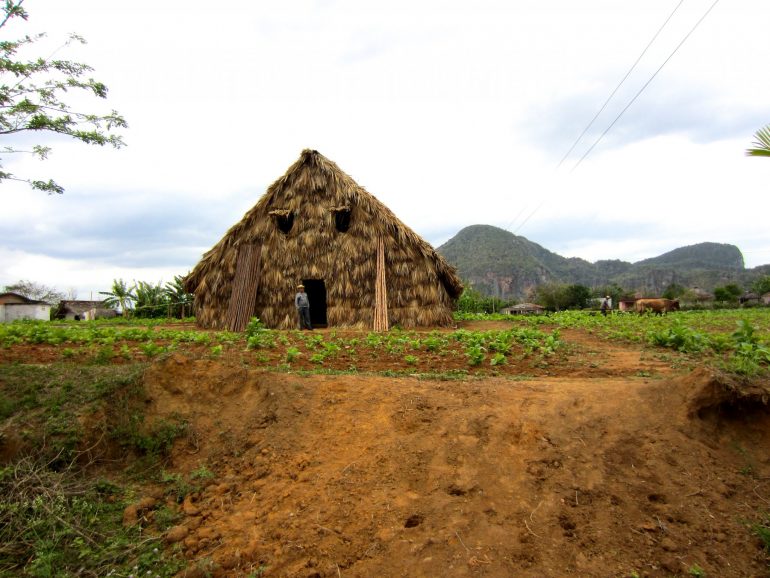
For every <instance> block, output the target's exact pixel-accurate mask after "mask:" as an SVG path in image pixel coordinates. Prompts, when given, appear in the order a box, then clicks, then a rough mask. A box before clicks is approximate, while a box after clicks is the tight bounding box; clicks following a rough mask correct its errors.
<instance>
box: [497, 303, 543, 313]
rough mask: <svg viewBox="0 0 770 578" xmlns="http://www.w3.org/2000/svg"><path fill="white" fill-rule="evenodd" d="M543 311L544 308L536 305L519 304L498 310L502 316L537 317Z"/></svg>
mask: <svg viewBox="0 0 770 578" xmlns="http://www.w3.org/2000/svg"><path fill="white" fill-rule="evenodd" d="M543 311H545V307H542V306H540V305H537V304H536V303H519V304H518V305H511V306H510V307H503V308H502V309H500V313H503V314H504V315H537V314H538V313H542V312H543Z"/></svg>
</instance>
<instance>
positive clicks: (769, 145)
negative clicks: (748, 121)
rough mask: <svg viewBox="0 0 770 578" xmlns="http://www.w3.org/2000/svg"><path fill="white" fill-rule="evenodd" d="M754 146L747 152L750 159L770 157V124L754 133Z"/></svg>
mask: <svg viewBox="0 0 770 578" xmlns="http://www.w3.org/2000/svg"><path fill="white" fill-rule="evenodd" d="M754 138H755V139H756V140H755V141H754V143H753V144H754V146H753V147H752V148H750V149H747V150H746V154H747V155H748V156H750V157H770V124H769V125H767V126H766V127H764V128H761V129H759V130H758V131H757V132H755V133H754Z"/></svg>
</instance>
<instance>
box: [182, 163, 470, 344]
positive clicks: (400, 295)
mask: <svg viewBox="0 0 770 578" xmlns="http://www.w3.org/2000/svg"><path fill="white" fill-rule="evenodd" d="M300 283H302V284H304V286H305V289H306V292H307V294H308V297H309V299H310V316H311V322H312V323H313V325H314V326H356V327H362V328H372V329H375V330H383V329H387V328H388V327H389V326H390V325H393V324H398V325H400V326H402V327H416V326H433V325H447V324H449V323H451V322H452V310H453V306H454V304H455V301H456V299H457V298H458V297H459V296H460V293H461V292H462V284H461V283H460V279H459V278H458V277H457V274H456V271H455V269H454V268H453V267H452V266H450V265H449V264H448V263H447V262H446V261H445V260H444V258H443V257H441V255H439V254H438V253H436V251H435V250H434V249H433V248H432V247H431V246H430V245H429V244H428V243H427V242H425V241H424V240H423V239H422V238H421V237H420V236H419V235H417V234H416V233H415V232H414V231H412V230H411V229H410V228H409V227H407V226H406V225H404V223H402V222H401V221H400V220H399V219H398V218H397V217H396V216H395V215H394V214H393V213H392V212H391V211H390V210H389V209H388V208H387V207H386V206H385V205H383V204H382V203H381V202H380V201H378V200H377V199H376V198H374V196H372V195H371V194H370V193H368V192H367V191H366V190H365V189H364V188H363V187H361V186H359V185H358V184H357V183H356V182H355V181H354V180H353V179H352V178H351V177H350V176H349V175H347V174H345V173H344V172H343V171H342V170H341V169H340V168H339V167H338V166H337V165H336V164H335V163H333V162H332V161H330V160H329V159H327V158H326V157H324V156H323V155H321V154H320V153H318V151H314V150H304V151H302V154H301V155H300V157H299V160H297V162H295V163H294V164H293V165H292V166H291V167H289V170H288V171H287V172H286V174H285V175H284V176H282V177H281V178H280V179H278V180H277V181H275V182H274V183H273V184H272V185H271V186H270V187H268V189H267V192H266V193H265V194H264V195H263V196H262V197H261V198H260V199H259V201H258V202H257V204H256V205H255V206H254V207H253V208H252V209H251V210H249V211H248V212H247V213H246V214H245V215H244V217H243V219H241V221H240V222H239V223H237V224H236V225H234V226H233V227H231V228H230V230H229V231H227V233H226V234H225V236H224V237H223V238H222V239H221V240H220V241H219V242H218V243H217V244H216V245H215V246H214V247H213V248H212V249H211V250H210V251H208V252H207V253H206V254H205V255H204V256H203V258H202V259H201V261H200V262H199V263H198V265H197V266H196V267H195V268H194V269H193V270H192V272H191V273H190V274H189V275H188V276H187V277H186V278H185V288H186V290H187V291H188V292H190V293H194V294H195V314H196V318H197V321H198V324H199V325H200V326H201V327H208V328H216V329H230V330H233V331H241V330H243V329H244V328H245V326H246V324H247V322H248V320H249V319H250V318H251V317H253V316H256V317H259V319H260V320H261V321H262V322H264V323H265V325H266V326H267V327H271V328H276V329H289V328H294V327H297V314H296V310H295V307H294V296H295V293H296V287H297V285H298V284H300Z"/></svg>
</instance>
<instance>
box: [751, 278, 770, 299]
mask: <svg viewBox="0 0 770 578" xmlns="http://www.w3.org/2000/svg"><path fill="white" fill-rule="evenodd" d="M751 289H752V290H753V291H754V292H755V293H758V294H759V295H764V294H765V293H770V275H765V276H764V277H760V278H759V279H757V280H756V281H754V283H752V285H751Z"/></svg>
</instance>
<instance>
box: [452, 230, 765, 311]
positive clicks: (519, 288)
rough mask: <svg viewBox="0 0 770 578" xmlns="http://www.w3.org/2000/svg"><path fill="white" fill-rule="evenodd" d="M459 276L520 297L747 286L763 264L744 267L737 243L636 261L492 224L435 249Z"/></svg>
mask: <svg viewBox="0 0 770 578" xmlns="http://www.w3.org/2000/svg"><path fill="white" fill-rule="evenodd" d="M437 250H438V252H439V253H441V254H442V255H443V256H444V257H445V258H446V259H447V260H448V261H449V262H450V263H451V264H453V265H454V266H455V267H457V269H458V272H459V274H460V277H461V278H463V279H464V280H466V281H467V282H469V283H470V284H471V285H472V286H473V287H474V288H475V289H477V290H479V291H480V292H482V293H483V294H485V295H488V296H494V297H500V298H502V299H523V298H526V297H527V296H528V295H529V293H531V291H532V290H533V289H534V288H536V287H537V286H538V285H541V284H544V283H564V284H580V285H585V286H587V287H591V288H596V287H604V286H609V285H612V284H616V285H618V286H620V287H623V288H625V289H628V290H630V291H639V292H641V293H645V294H649V295H659V294H661V293H663V291H665V289H666V288H667V287H668V286H669V285H672V284H678V285H681V286H683V287H700V288H701V289H704V290H707V291H711V290H713V289H714V288H715V287H717V286H719V285H725V284H727V283H738V284H740V285H744V286H748V285H750V284H751V282H752V281H754V280H755V279H757V278H759V277H760V276H762V274H766V269H767V267H766V266H765V267H757V268H756V269H746V268H745V266H744V261H743V255H742V254H741V252H740V250H739V249H738V247H736V246H734V245H729V244H723V243H698V244H697V245H691V246H689V247H680V248H678V249H674V250H673V251H669V252H668V253H665V254H663V255H660V256H658V257H653V258H651V259H645V260H643V261H639V262H636V263H629V262H626V261H621V260H601V261H597V262H596V263H591V262H589V261H586V260H585V259H579V258H574V257H573V258H566V257H562V256H560V255H557V254H556V253H553V252H551V251H549V250H548V249H545V248H544V247H542V246H540V245H538V244H537V243H533V242H532V241H529V240H528V239H526V238H525V237H521V236H517V235H514V234H513V233H511V232H509V231H506V230H504V229H500V228H498V227H493V226H490V225H472V226H470V227H466V228H464V229H462V230H461V231H460V232H459V233H457V235H455V236H454V237H453V238H452V239H450V240H449V241H447V242H446V243H444V244H443V245H441V246H440V247H439V248H438V249H437Z"/></svg>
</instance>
